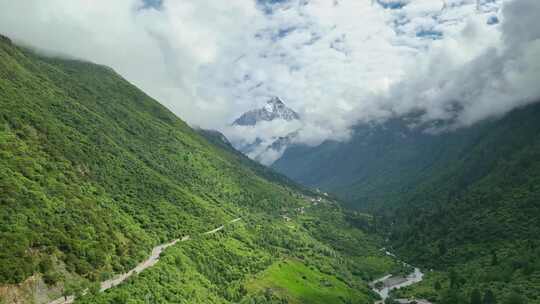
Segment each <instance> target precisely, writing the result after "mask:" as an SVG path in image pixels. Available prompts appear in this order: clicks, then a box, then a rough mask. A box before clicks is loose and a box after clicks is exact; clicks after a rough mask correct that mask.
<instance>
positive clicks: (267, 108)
mask: <svg viewBox="0 0 540 304" xmlns="http://www.w3.org/2000/svg"><path fill="white" fill-rule="evenodd" d="M276 119H283V120H286V121H292V120H298V119H300V116H299V115H298V114H297V113H296V112H295V111H293V110H292V109H290V108H288V107H287V106H286V105H285V104H284V103H283V101H282V100H281V99H280V98H279V97H272V98H270V99H269V100H268V101H267V102H266V104H265V105H264V106H263V107H262V108H260V109H255V110H251V111H248V112H246V113H244V114H243V115H242V116H240V117H239V118H238V119H236V120H235V121H234V122H233V126H254V125H256V124H257V123H258V122H260V121H272V120H276Z"/></svg>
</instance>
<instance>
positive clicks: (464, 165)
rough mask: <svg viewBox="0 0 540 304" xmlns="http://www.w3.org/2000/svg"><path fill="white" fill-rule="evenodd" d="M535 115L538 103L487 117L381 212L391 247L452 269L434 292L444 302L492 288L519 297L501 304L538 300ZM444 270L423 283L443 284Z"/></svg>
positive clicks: (539, 163) (539, 196) (539, 127)
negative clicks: (468, 141) (469, 139)
mask: <svg viewBox="0 0 540 304" xmlns="http://www.w3.org/2000/svg"><path fill="white" fill-rule="evenodd" d="M539 118H540V104H533V105H530V106H527V107H524V108H521V109H518V110H515V111H513V112H511V113H509V114H508V115H506V116H505V117H504V118H502V119H499V120H497V121H494V122H492V123H490V128H489V132H488V133H486V134H484V136H482V137H480V138H478V141H476V142H475V143H474V144H472V145H470V146H469V147H468V149H467V150H466V151H463V153H462V154H461V155H460V157H459V158H457V159H456V161H454V162H452V163H450V164H449V165H448V166H447V167H446V168H445V169H444V170H440V171H439V172H438V173H437V174H436V175H433V176H432V177H431V179H430V180H429V181H426V182H424V183H421V184H419V185H418V186H417V187H416V188H415V189H414V190H413V191H411V192H410V193H408V194H407V195H406V196H404V198H403V201H402V204H401V205H399V206H398V209H397V210H396V211H395V212H391V213H388V214H386V215H387V217H386V221H393V222H394V223H395V226H394V229H392V230H391V238H392V242H393V244H394V246H395V247H396V248H397V249H398V252H399V253H401V254H402V255H403V256H405V257H407V258H408V259H410V260H414V261H417V262H419V263H421V264H422V265H425V266H427V267H430V268H434V269H438V270H443V271H445V272H447V273H450V274H451V273H454V274H455V275H454V278H453V280H454V281H455V282H457V283H455V284H454V285H455V286H454V288H449V289H448V290H446V289H444V288H443V289H442V290H440V291H438V292H436V294H437V295H438V297H439V298H441V297H442V298H456V299H457V300H448V301H447V302H448V303H462V301H464V300H465V299H467V301H468V297H469V296H470V295H471V294H472V291H473V290H474V289H478V290H479V291H480V292H481V293H484V292H485V291H487V290H492V291H493V292H494V293H495V295H496V296H497V297H498V298H499V300H503V299H505V298H516V297H517V296H516V294H517V295H518V298H519V297H523V299H522V301H521V300H520V301H521V302H520V301H518V302H514V301H517V300H515V299H514V300H508V301H511V302H503V303H525V302H527V301H528V303H540V135H539V134H540V119H539ZM450 274H448V275H443V276H442V277H441V276H440V275H436V274H434V275H433V276H432V278H431V280H430V281H427V282H425V284H428V285H429V284H431V287H433V286H434V281H436V280H440V281H447V282H450V278H451V277H452V276H451V275H450ZM431 292H433V291H431ZM447 293H448V294H447ZM460 297H461V300H459V298H460Z"/></svg>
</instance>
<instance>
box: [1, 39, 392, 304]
mask: <svg viewBox="0 0 540 304" xmlns="http://www.w3.org/2000/svg"><path fill="white" fill-rule="evenodd" d="M0 88H1V89H0V219H1V220H0V260H1V261H2V263H0V298H2V299H3V301H4V303H47V302H48V301H49V300H50V299H54V298H57V297H60V296H62V295H69V294H75V295H79V296H82V294H83V293H86V295H85V296H84V297H82V298H80V297H79V299H78V301H80V303H146V302H148V301H152V303H166V302H174V303H197V302H201V303H233V302H234V303H237V302H241V303H315V302H313V299H319V301H323V302H326V301H327V300H331V301H332V302H333V303H371V302H372V301H373V300H374V299H375V298H376V295H375V294H373V293H372V292H371V291H370V290H369V289H368V288H367V282H368V281H369V280H371V279H372V278H374V277H376V276H378V275H382V274H383V273H386V272H389V271H399V267H398V265H396V263H395V262H393V261H392V260H391V259H389V258H387V257H386V256H384V254H382V253H381V252H380V251H379V250H378V248H379V246H380V240H379V238H378V237H377V236H375V235H373V234H372V233H371V232H372V231H373V229H374V222H373V221H372V219H371V218H370V217H369V216H367V215H362V214H358V213H351V212H345V211H344V210H342V208H341V207H339V205H338V204H337V203H336V202H334V201H332V200H329V199H322V200H321V201H320V203H319V202H318V203H317V204H314V203H313V202H314V200H315V198H317V196H318V195H317V194H316V193H313V192H310V191H308V190H306V189H303V188H301V187H299V186H297V185H296V184H295V183H293V182H291V181H290V180H288V179H286V178H284V177H283V176H281V175H279V174H276V173H274V172H272V171H270V170H268V169H267V168H264V167H262V166H260V165H258V164H255V163H254V162H251V161H250V160H248V159H247V158H245V157H244V156H242V155H241V154H239V153H237V152H235V151H232V150H231V149H230V148H227V147H226V146H223V145H218V144H217V143H216V142H214V144H212V143H210V142H209V141H208V140H207V139H205V138H204V137H203V136H201V135H200V134H198V133H197V132H196V131H194V130H192V129H191V128H190V127H188V126H187V125H186V124H185V123H184V122H182V121H181V120H180V119H178V118H177V117H176V116H175V115H173V114H172V113H171V112H169V111H168V110H167V109H165V108H164V107H163V106H161V105H160V104H159V103H158V102H156V101H155V100H153V99H151V98H150V97H148V96H147V95H145V94H144V93H143V92H141V91H140V90H138V89H137V88H136V87H134V86H133V85H131V84H130V83H128V82H127V81H125V80H124V79H122V78H121V77H120V76H119V75H118V74H116V73H115V72H114V71H113V70H111V69H110V68H107V67H104V66H100V65H96V64H92V63H88V62H83V61H77V60H66V59H59V58H52V57H46V56H42V55H38V54H36V53H34V52H33V51H30V50H27V49H23V48H20V47H18V46H15V45H14V44H13V43H11V41H9V39H7V38H4V37H2V39H1V41H0ZM238 217H241V218H242V221H239V222H236V223H234V224H229V225H226V227H225V229H224V230H223V231H219V232H218V233H215V234H213V235H206V236H204V235H200V233H201V232H204V231H209V230H210V229H213V228H215V227H218V226H220V225H222V224H224V223H227V222H229V221H230V220H231V219H234V218H238ZM186 235H190V236H192V239H191V240H190V241H189V242H181V243H178V244H177V245H175V246H173V247H171V248H169V249H167V250H166V252H165V253H164V256H163V257H162V259H161V261H160V262H159V263H158V264H157V265H156V266H155V267H153V268H150V269H148V270H146V271H144V272H143V273H141V274H139V275H136V276H133V277H131V278H130V279H129V281H128V282H125V283H124V284H122V285H121V286H119V287H117V288H113V289H111V290H109V291H107V292H105V293H99V294H98V293H97V290H98V289H99V288H98V286H99V282H100V281H103V280H106V279H108V278H110V277H112V276H113V275H115V274H118V273H123V272H126V271H127V270H129V269H132V268H133V267H134V266H135V265H136V264H137V263H138V262H140V261H142V260H144V259H145V258H146V257H148V255H149V253H150V250H151V248H152V247H153V246H155V245H157V244H160V243H164V242H167V241H170V240H172V239H175V238H180V237H183V236H186ZM290 282H293V284H290ZM325 299H326V300H325ZM145 301H146V302H145Z"/></svg>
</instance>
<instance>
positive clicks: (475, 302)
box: [471, 289, 482, 304]
mask: <svg viewBox="0 0 540 304" xmlns="http://www.w3.org/2000/svg"><path fill="white" fill-rule="evenodd" d="M471 304H482V294H481V293H480V290H478V289H474V290H473V291H472V293H471Z"/></svg>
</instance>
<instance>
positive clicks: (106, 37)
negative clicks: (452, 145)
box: [0, 0, 540, 145]
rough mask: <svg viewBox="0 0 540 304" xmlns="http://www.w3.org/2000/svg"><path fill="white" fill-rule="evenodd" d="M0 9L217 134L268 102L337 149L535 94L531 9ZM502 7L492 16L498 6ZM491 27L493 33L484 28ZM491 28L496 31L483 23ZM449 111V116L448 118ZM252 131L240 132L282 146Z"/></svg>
mask: <svg viewBox="0 0 540 304" xmlns="http://www.w3.org/2000/svg"><path fill="white" fill-rule="evenodd" d="M506 2H507V3H508V4H507V5H503V0H478V1H477V0H407V1H401V0H333V1H330V0H289V1H280V2H279V3H277V4H273V5H268V6H267V10H263V9H262V8H261V6H257V4H256V1H255V0H233V1H213V0H197V1H194V0H193V1H187V0H182V1H180V0H164V1H163V5H162V7H161V8H160V9H159V10H157V9H141V8H142V7H143V3H142V0H115V1H106V0H92V1H90V0H77V1H74V0H48V1H41V0H18V1H11V0H0V29H1V31H2V32H4V33H5V34H7V35H9V36H11V37H12V38H14V39H16V40H19V41H23V42H25V43H27V44H30V45H33V46H36V47H39V48H43V49H48V50H52V51H56V52H61V53H64V54H69V55H71V56H76V57H80V58H85V59H88V60H91V61H94V62H97V63H102V64H106V65H109V66H111V67H113V68H115V69H116V70H117V71H118V72H119V73H121V74H122V75H124V76H125V77H126V78H127V79H128V80H130V81H132V82H134V83H135V84H136V85H138V86H139V87H141V88H142V89H144V90H145V91H147V92H148V93H149V94H150V95H152V96H154V97H156V98H157V99H158V100H160V101H161V102H162V103H163V104H165V105H166V106H168V107H169V108H170V109H171V110H173V111H174V112H175V113H177V114H178V115H179V116H180V117H182V118H183V119H186V120H187V121H188V122H189V123H192V124H195V125H200V126H202V127H205V128H218V129H222V130H224V131H226V132H227V135H229V136H231V137H233V139H235V138H236V137H237V136H238V134H239V132H237V130H236V131H235V130H232V131H231V128H229V127H227V125H228V124H229V123H230V122H231V121H232V120H233V119H234V118H236V116H238V115H239V114H241V113H242V112H245V111H247V110H249V109H252V108H255V107H258V106H260V105H262V104H263V103H264V102H265V99H266V97H268V96H273V95H278V96H280V97H281V98H282V99H283V100H285V102H286V103H287V105H288V106H290V107H291V108H293V109H295V110H296V111H298V112H299V113H300V115H301V116H302V118H303V120H302V126H301V127H302V132H301V133H300V134H299V136H298V138H297V140H299V141H301V142H304V143H308V144H311V145H315V144H318V143H319V142H321V141H322V140H324V139H327V138H332V139H338V140H346V139H347V138H348V136H349V130H350V127H351V126H352V125H354V124H355V123H356V122H357V121H359V120H362V121H368V120H380V119H384V118H387V117H389V116H390V115H395V114H401V113H406V112H407V111H410V110H412V109H419V108H420V109H424V110H426V115H425V118H426V119H438V118H448V117H454V116H455V113H451V112H449V111H448V109H449V108H452V106H453V105H455V104H456V102H457V103H459V104H461V105H462V106H463V110H462V111H461V112H460V113H459V115H458V117H457V119H458V123H459V124H461V125H467V124H470V123H473V122H475V121H477V120H479V119H483V118H485V117H489V116H491V115H497V114H501V113H504V112H506V111H508V110H509V109H511V108H513V107H515V106H517V105H519V104H523V103H526V102H530V101H531V100H533V99H534V98H537V97H539V96H540V92H539V91H538V86H537V85H536V83H535V82H537V79H539V73H538V70H539V66H538V65H539V63H538V60H536V58H538V55H539V46H538V45H539V43H538V35H539V33H538V31H539V30H538V28H539V27H538V26H537V25H536V24H535V23H536V20H538V17H540V16H539V12H540V9H539V8H538V5H539V4H538V3H540V2H538V1H537V0H508V1H506ZM503 6H504V8H503V9H502V12H501V7H503ZM495 16H496V17H497V19H498V20H501V23H499V24H492V25H489V24H488V22H487V21H488V19H489V18H493V17H495ZM491 23H496V22H491ZM453 115H454V116H453ZM296 128H298V126H297V125H295V126H292V125H290V124H281V125H279V126H278V125H262V126H260V127H258V128H255V129H252V130H250V131H243V132H242V134H241V135H242V136H245V138H249V137H250V136H252V137H253V136H256V135H257V134H270V133H271V134H273V135H276V136H282V135H284V134H286V133H287V132H289V131H294V130H295V129H296Z"/></svg>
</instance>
